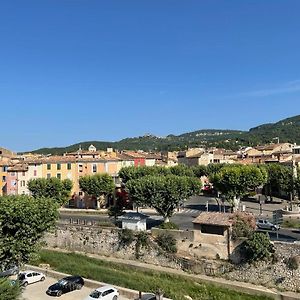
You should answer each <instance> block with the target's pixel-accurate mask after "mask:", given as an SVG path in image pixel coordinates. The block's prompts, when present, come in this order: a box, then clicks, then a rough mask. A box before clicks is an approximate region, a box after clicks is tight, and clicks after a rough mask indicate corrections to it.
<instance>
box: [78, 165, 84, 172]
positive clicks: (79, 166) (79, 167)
mask: <svg viewBox="0 0 300 300" xmlns="http://www.w3.org/2000/svg"><path fill="white" fill-rule="evenodd" d="M82 168H83V165H81V164H80V165H78V169H79V172H82Z"/></svg>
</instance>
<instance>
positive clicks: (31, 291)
mask: <svg viewBox="0 0 300 300" xmlns="http://www.w3.org/2000/svg"><path fill="white" fill-rule="evenodd" d="M56 281H57V280H56V279H54V278H51V277H47V278H46V280H45V281H44V282H36V283H33V284H31V285H28V286H27V287H26V288H24V290H23V293H22V297H23V299H22V300H50V299H52V300H53V299H56V298H57V297H53V296H48V295H47V294H46V290H47V288H48V286H50V285H52V284H53V283H55V282H56ZM92 290H93V289H90V288H86V287H83V288H82V289H81V290H76V291H72V292H70V293H67V294H63V295H62V296H61V297H59V299H60V300H74V299H76V300H84V299H85V298H86V297H87V296H88V295H89V294H90V293H91V291H92ZM119 300H129V299H127V298H124V297H120V298H119Z"/></svg>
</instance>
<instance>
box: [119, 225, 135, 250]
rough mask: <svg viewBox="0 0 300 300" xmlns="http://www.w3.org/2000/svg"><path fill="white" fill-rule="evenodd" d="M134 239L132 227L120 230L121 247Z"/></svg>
mask: <svg viewBox="0 0 300 300" xmlns="http://www.w3.org/2000/svg"><path fill="white" fill-rule="evenodd" d="M133 241H134V234H133V231H132V230H130V229H127V228H125V229H122V230H120V231H119V244H120V246H121V247H125V246H129V245H130V244H131V243H132V242H133Z"/></svg>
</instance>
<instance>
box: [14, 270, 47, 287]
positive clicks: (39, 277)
mask: <svg viewBox="0 0 300 300" xmlns="http://www.w3.org/2000/svg"><path fill="white" fill-rule="evenodd" d="M45 278H46V276H45V274H43V273H40V272H35V271H30V270H28V271H25V272H22V273H20V274H19V276H18V280H19V283H20V285H22V286H27V285H28V284H31V283H35V282H38V281H44V280H45Z"/></svg>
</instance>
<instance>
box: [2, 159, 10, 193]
mask: <svg viewBox="0 0 300 300" xmlns="http://www.w3.org/2000/svg"><path fill="white" fill-rule="evenodd" d="M8 166H9V162H7V161H6V162H5V161H1V162H0V196H3V195H5V194H6V179H7V169H8Z"/></svg>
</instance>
